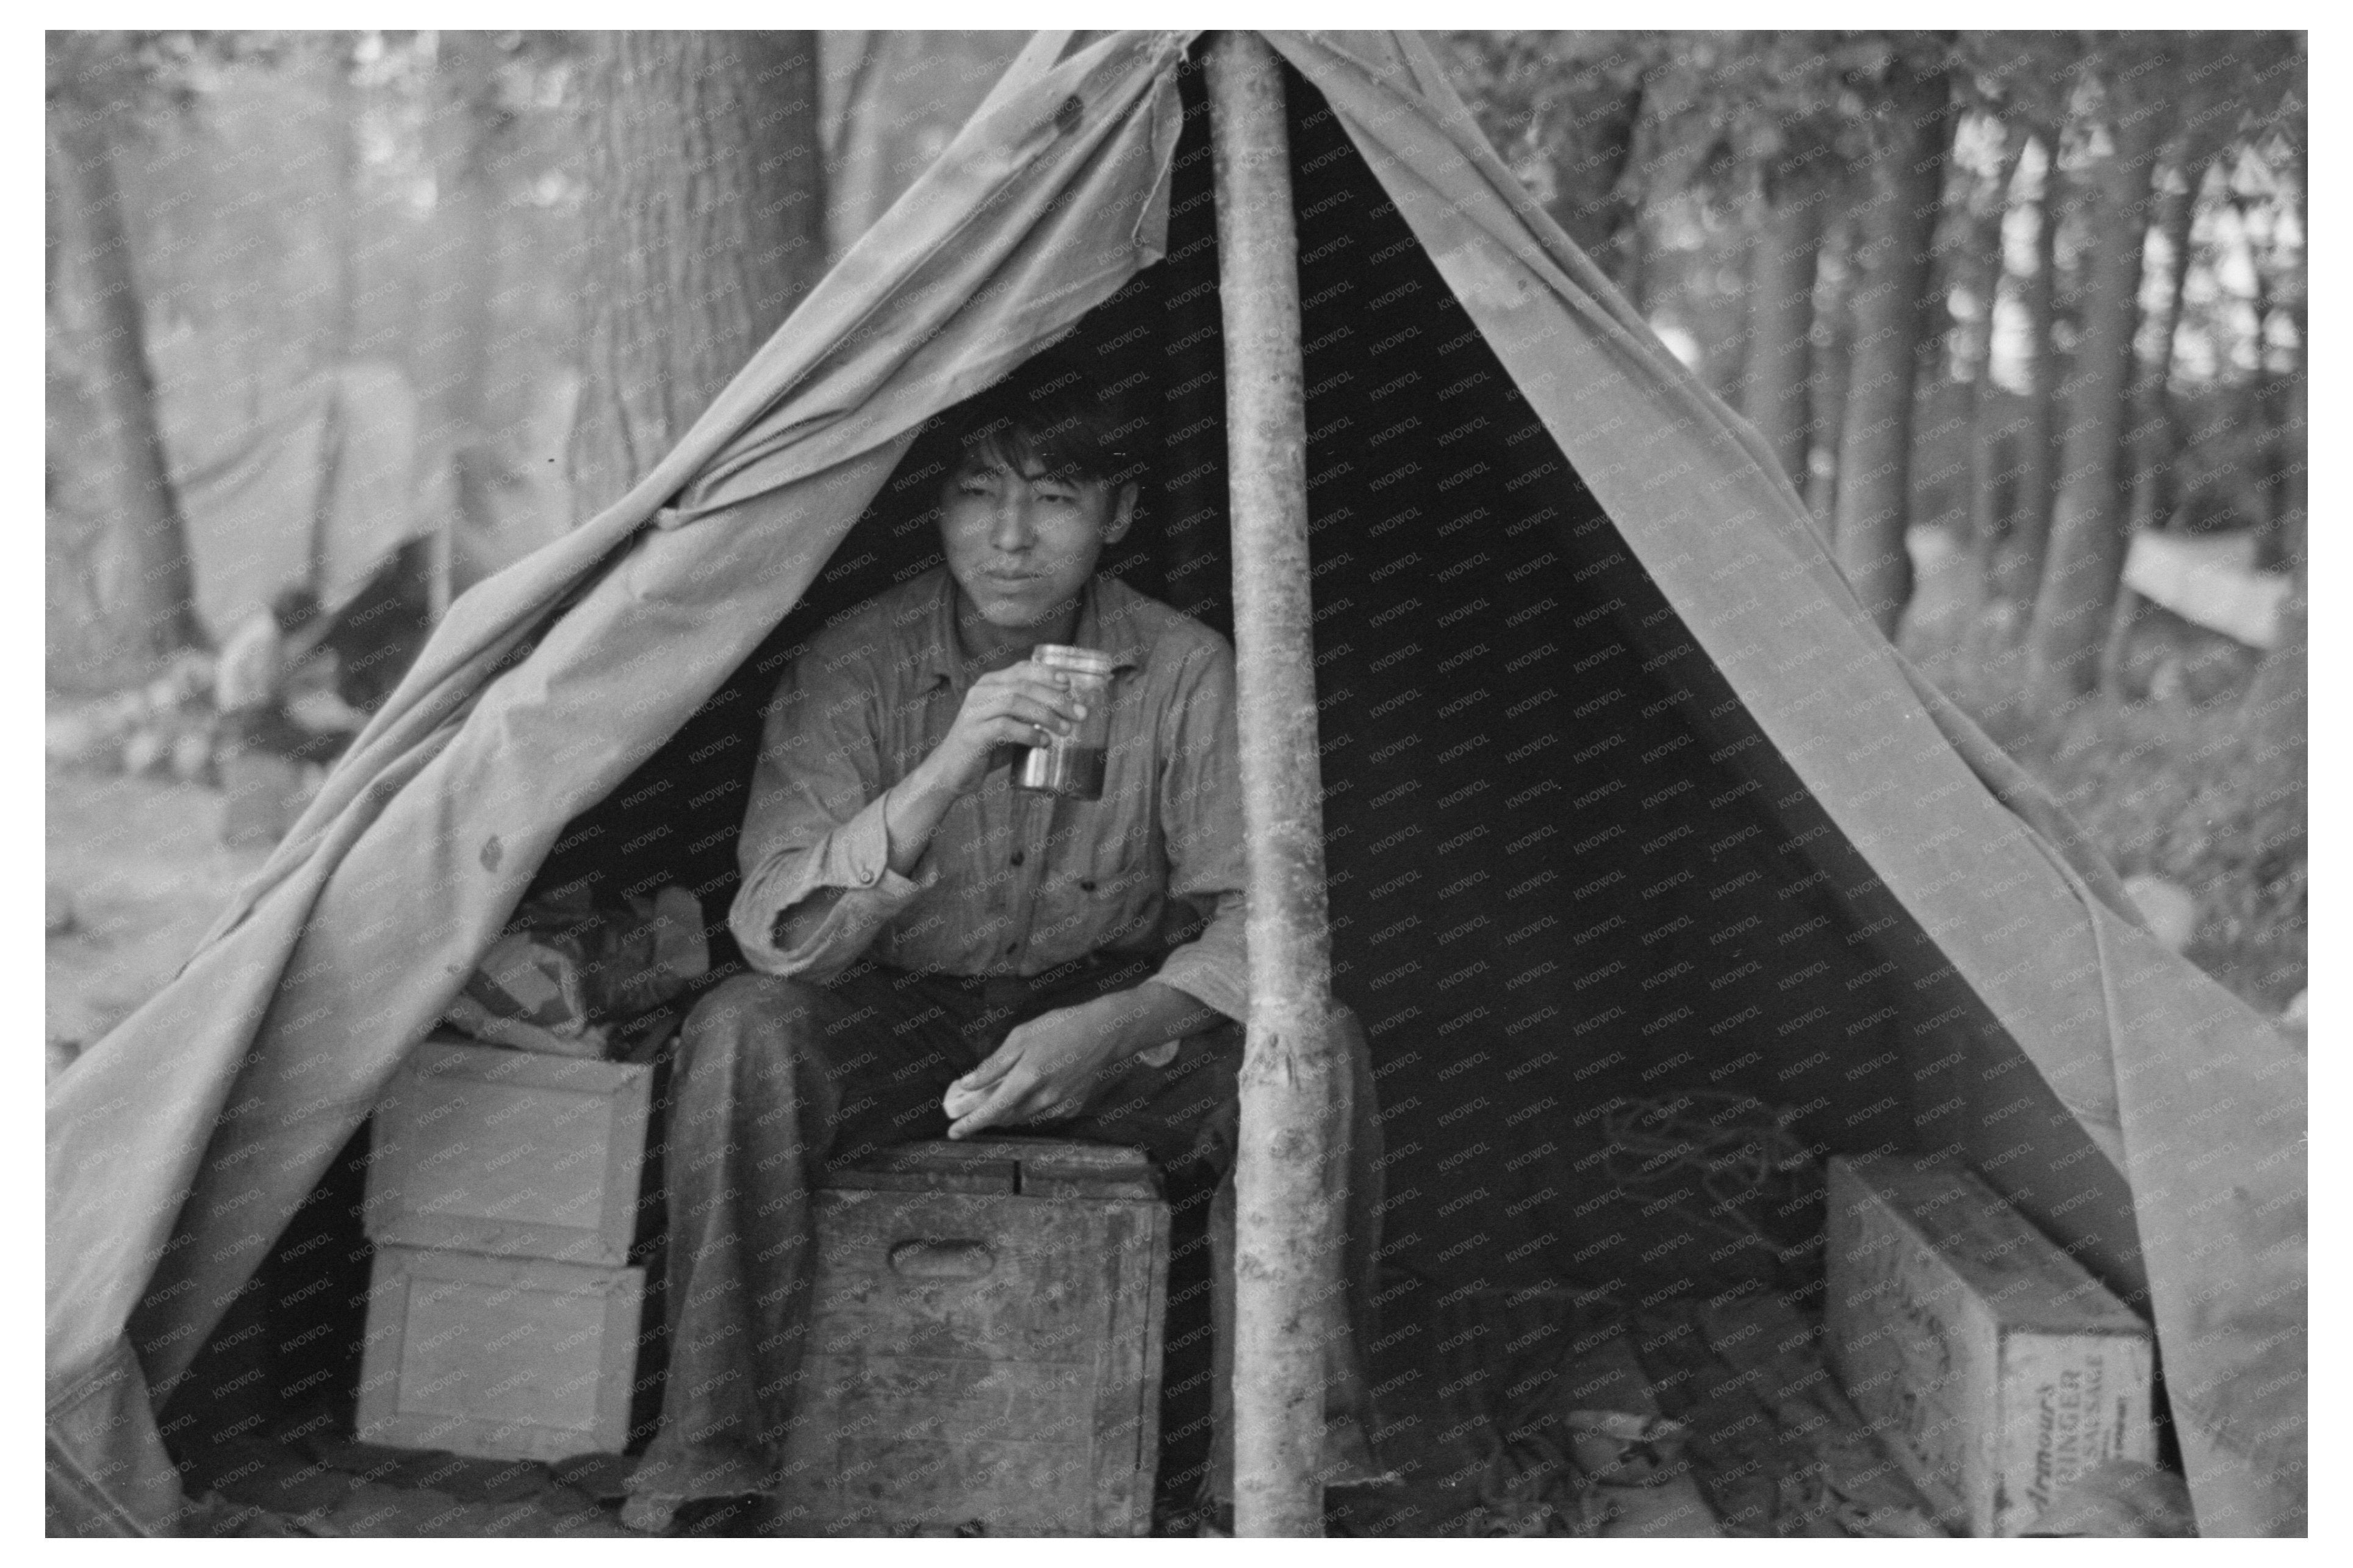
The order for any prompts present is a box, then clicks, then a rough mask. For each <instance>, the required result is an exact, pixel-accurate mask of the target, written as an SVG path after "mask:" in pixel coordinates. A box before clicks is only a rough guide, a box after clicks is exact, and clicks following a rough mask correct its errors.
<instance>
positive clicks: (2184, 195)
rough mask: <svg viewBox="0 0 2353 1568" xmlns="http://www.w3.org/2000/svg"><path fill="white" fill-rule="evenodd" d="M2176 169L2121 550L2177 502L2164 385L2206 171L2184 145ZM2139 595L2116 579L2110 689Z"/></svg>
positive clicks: (2169, 183)
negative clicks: (2191, 230) (2190, 236)
mask: <svg viewBox="0 0 2353 1568" xmlns="http://www.w3.org/2000/svg"><path fill="white" fill-rule="evenodd" d="M2173 163H2174V164H2175V167H2174V168H2173V169H2171V170H2170V171H2169V172H2168V173H2167V174H2166V175H2165V177H2164V178H2163V179H2162V180H2161V181H2160V187H2161V194H2160V195H2159V196H2158V198H2157V203H2158V212H2157V231H2158V235H2159V237H2160V238H2163V239H2164V241H2165V248H2164V253H2163V255H2162V256H2161V257H2160V258H2159V259H2158V266H2160V267H2161V268H2163V269H2164V270H2163V271H2161V272H2160V273H2159V274H2158V285H2159V286H2158V303H2157V309H2156V312H2155V313H2154V314H2153V315H2152V316H2151V317H2150V319H2149V328H2150V330H2149V334H2148V336H2149V353H2148V355H2147V358H2146V359H2143V360H2140V361H2138V363H2137V365H2136V366H2135V371H2134V387H2133V393H2132V426H2131V429H2129V430H2127V431H2126V436H2125V458H2126V463H2127V465H2128V467H2129V471H2130V473H2131V484H2132V501H2131V503H2130V505H2129V506H2128V507H2127V508H2126V521H2125V534H2126V546H2125V548H2126V553H2127V554H2128V553H2129V552H2130V550H2131V543H2130V540H2131V536H2132V535H2135V534H2139V533H2142V532H2144V531H2146V530H2147V529H2150V528H2155V527H2157V526H2158V525H2159V524H2161V522H2162V521H2163V519H2164V518H2165V517H2167V516H2168V515H2169V514H2171V513H2172V511H2173V508H2174V506H2175V505H2176V504H2177V503H2178V498H2177V496H2176V493H2175V492H2176V490H2177V488H2178V487H2177V486H2176V485H2175V484H2174V482H2173V455H2174V447H2175V440H2174V431H2173V417H2172V410H2171V408H2170V402H2171V397H2170V394H2169V393H2168V389H2167V388H2168V383H2169V382H2170V381H2171V379H2172V376H2173V340H2174V334H2176V333H2177V332H2178V331H2179V328H2180V324H2181V289H2182V282H2183V280H2184V279H2185V278H2187V277H2188V275H2189V228H2190V221H2191V219H2192V218H2193V217H2195V216H2196V214H2197V210H2198V187H2199V185H2200V183H2201V181H2202V179H2203V176H2204V174H2205V164H2204V160H2203V159H2202V158H2201V157H2198V156H2193V155H2192V154H2190V153H2189V149H2188V147H2187V146H2184V147H2182V148H2180V149H2179V150H2178V152H2177V154H2176V155H2175V157H2174V159H2173ZM2120 558H2121V557H2120ZM2139 615H2140V596H2139V595H2138V594H2137V593H2135V592H2133V590H2132V589H2130V588H2126V587H2125V586H2124V584H2123V583H2122V582H2121V581H2119V582H2118V583H2117V585H2116V605H2115V608H2114V609H2113V610H2112V611H2111V613H2110V615H2109V617H2108V636H2107V642H2106V644H2105V647H2104V648H2103V649H2102V650H2101V653H2100V667H2099V683H2100V685H2101V686H2102V687H2103V688H2104V689H2109V690H2113V689H2115V687H2116V678H2117V675H2118V674H2119V673H2121V672H2122V671H2123V669H2124V667H2125V658H2126V654H2127V653H2128V652H2130V651H2131V650H2130V643H2131V639H2132V630H2133V623H2134V621H2136V620H2138V619H2139Z"/></svg>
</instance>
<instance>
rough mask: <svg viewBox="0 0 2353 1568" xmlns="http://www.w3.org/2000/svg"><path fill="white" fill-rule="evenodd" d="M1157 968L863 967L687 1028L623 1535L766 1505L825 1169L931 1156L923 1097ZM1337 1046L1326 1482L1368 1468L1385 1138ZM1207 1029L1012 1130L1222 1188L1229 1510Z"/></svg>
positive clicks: (1227, 1066) (1342, 1028) (1212, 1062)
mask: <svg viewBox="0 0 2353 1568" xmlns="http://www.w3.org/2000/svg"><path fill="white" fill-rule="evenodd" d="M1156 967H1157V965H1156V961H1155V960H1133V961H1128V962H1124V963H1114V962H1109V961H1103V960H1100V959H1090V960H1082V961H1081V962H1078V963H1075V964H1070V965H1065V966H1063V967H1062V968H1061V969H1055V970H1050V971H1048V972H1047V973H1045V974H1043V975H1039V976H1035V977H1032V978H1030V979H1027V980H987V981H982V980H968V979H965V978H963V977H959V976H943V975H925V974H910V973H906V972H904V971H901V970H895V969H887V968H884V967H883V966H881V965H879V964H872V963H865V964H860V965H858V966H855V967H854V968H853V969H850V970H849V971H848V972H846V973H845V974H844V975H842V976H841V977H840V978H839V979H838V980H835V981H834V982H832V983H831V984H830V985H815V984H810V983H808V982H806V981H802V980H778V979H776V978H774V977H771V976H767V975H758V974H746V975H739V976H737V977H735V978H733V979H732V980H728V981H726V982H725V983H724V984H723V985H721V986H720V987H719V988H718V989H716V990H715V991H712V993H711V994H710V995H709V996H707V997H705V998H704V999H703V1000H702V1002H701V1003H700V1004H699V1005H698V1006H697V1007H696V1008H695V1009H694V1011H693V1012H692V1013H691V1015H690V1016H689V1017H688V1019H687V1022H686V1026H685V1029H684V1030H683V1032H682V1033H681V1038H680V1044H679V1049H678V1057H677V1061H676V1064H675V1066H674V1068H673V1072H672V1076H671V1081H670V1107H669V1124H670V1126H669V1134H670V1136H669V1144H668V1154H667V1156H666V1167H665V1168H666V1171H667V1193H666V1196H667V1201H668V1204H669V1258H670V1262H669V1268H670V1276H669V1304H670V1307H669V1311H670V1317H669V1326H670V1371H669V1374H668V1382H667V1385H666V1388H665V1391H664V1394H663V1400H662V1421H661V1429H660V1431H659V1433H658V1434H657V1435H656V1436H655V1438H654V1441H653V1444H652V1446H650V1447H649V1449H648V1451H647V1453H646V1456H645V1458H644V1459H643V1460H642V1461H641V1462H640V1464H639V1465H638V1468H637V1471H636V1472H635V1474H634V1475H633V1476H632V1477H631V1478H630V1482H629V1486H630V1490H631V1493H632V1496H633V1512H635V1513H636V1514H637V1520H633V1522H648V1523H650V1522H654V1521H656V1520H659V1517H660V1516H661V1514H662V1513H663V1512H664V1511H666V1505H667V1504H669V1503H671V1502H674V1501H675V1500H677V1499H685V1498H696V1497H723V1496H729V1495H733V1494H740V1493H748V1492H764V1491H767V1490H770V1489H772V1488H773V1487H774V1486H775V1484H776V1475H777V1465H778V1459H779V1457H780V1455H781V1450H782V1447H783V1438H784V1434H785V1430H786V1425H787V1423H788V1422H789V1421H790V1420H791V1417H792V1397H793V1393H794V1390H795V1386H796V1383H797V1378H798V1375H799V1372H800V1363H801V1352H802V1349H803V1344H804V1335H805V1332H806V1329H807V1322H808V1318H809V1291H810V1285H811V1281H812V1278H813V1277H814V1274H815V1268H814V1262H815V1259H814V1255H813V1254H814V1248H815V1240H814V1235H813V1229H812V1213H813V1209H812V1202H811V1200H812V1194H813V1192H815V1190H816V1189H817V1188H818V1187H819V1186H822V1185H823V1184H824V1181H825V1177H826V1174H827V1172H828V1171H833V1170H837V1169H839V1168H840V1167H841V1166H843V1165H846V1164H849V1163H851V1162H854V1161H856V1160H860V1159H863V1158H865V1157H866V1156H867V1155H869V1154H871V1153H872V1152H874V1151H875V1150H878V1149H881V1148H885V1147H887V1146H889V1145H892V1144H895V1143H907V1142H912V1141H916V1140H919V1139H937V1138H944V1137H945V1136H946V1133H947V1118H946V1117H945V1116H944V1114H943V1113H942V1111H941V1109H940V1097H941V1096H942V1095H943V1094H944V1093H945V1092H946V1089H947V1086H948V1085H949V1084H950V1083H951V1082H952V1081H953V1080H955V1078H957V1077H960V1076H962V1075H964V1074H965V1073H966V1072H968V1071H969V1070H970V1069H971V1068H972V1067H973V1066H974V1065H976V1064H977V1063H978V1062H980V1061H981V1060H982V1059H983V1058H985V1057H986V1056H987V1055H988V1054H989V1053H990V1052H992V1051H994V1050H995V1049H996V1048H997V1045H998V1044H1000V1043H1002V1042H1003V1040H1004V1039H1005V1037H1006V1035H1007V1034H1008V1033H1011V1032H1012V1030H1013V1028H1014V1026H1015V1025H1016V1024H1018V1023H1021V1022H1025V1021H1026V1020H1028V1019H1030V1018H1034V1017H1036V1016H1038V1015H1039V1013H1043V1012H1051V1011H1053V1010H1055V1009H1057V1008H1063V1007H1071V1006H1075V1005H1077V1004H1079V1003H1081V1002H1083V1001H1089V1000H1091V999H1092V998H1094V997H1097V996H1101V995H1103V994H1105V993H1107V992H1110V991H1122V990H1125V989H1128V988H1130V987H1132V986H1134V985H1136V984H1137V983H1139V982H1141V981H1143V980H1148V979H1150V978H1151V975H1152V972H1153V970H1154V969H1155V968H1156ZM1334 1030H1335V1042H1336V1043H1337V1044H1339V1045H1340V1046H1341V1048H1342V1050H1343V1052H1344V1054H1345V1056H1346V1059H1347V1061H1348V1063H1349V1073H1348V1078H1349V1081H1350V1083H1351V1084H1352V1085H1353V1092H1352V1093H1351V1095H1350V1096H1349V1100H1350V1104H1349V1105H1348V1106H1347V1107H1344V1110H1343V1114H1342V1115H1341V1117H1340V1118H1339V1120H1338V1122H1337V1125H1335V1128H1334V1129H1333V1130H1334V1138H1335V1145H1337V1147H1336V1148H1335V1166H1336V1167H1337V1169H1338V1170H1339V1171H1345V1172H1346V1180H1345V1199H1344V1202H1343V1205H1342V1214H1343V1221H1342V1223H1343V1228H1344V1234H1345V1243H1344V1251H1343V1257H1342V1269H1343V1284H1344V1289H1343V1291H1342V1295H1343V1298H1344V1300H1345V1304H1346V1309H1345V1312H1344V1313H1343V1314H1342V1317H1343V1318H1344V1319H1345V1321H1343V1322H1341V1323H1339V1324H1337V1325H1335V1330H1336V1331H1335V1334H1334V1335H1333V1337H1332V1339H1331V1340H1329V1341H1327V1342H1328V1344H1329V1347H1330V1349H1329V1353H1328V1354H1327V1355H1326V1357H1325V1367H1326V1371H1325V1381H1326V1395H1325V1410H1326V1418H1325V1425H1326V1441H1325V1457H1326V1466H1325V1477H1326V1479H1327V1480H1330V1481H1334V1482H1345V1481H1348V1480H1352V1479H1362V1478H1366V1476H1369V1475H1370V1474H1371V1473H1372V1470H1373V1459H1372V1456H1371V1453H1370V1449H1369V1444H1368V1435H1369V1433H1370V1431H1371V1429H1372V1412H1371V1409H1370V1401H1369V1393H1368V1391H1367V1385H1366V1380H1365V1377H1364V1364H1363V1361H1362V1358H1361V1355H1360V1353H1359V1347H1360V1346H1362V1345H1365V1344H1367V1343H1369V1342H1370V1337H1371V1332H1372V1325H1371V1322H1370V1321H1369V1319H1368V1318H1367V1317H1366V1316H1365V1314H1367V1313H1369V1311H1370V1309H1371V1303H1372V1298H1373V1277H1374V1267H1375V1259H1376V1254H1377V1248H1378V1245H1379V1234H1378V1228H1377V1227H1378V1224H1379V1213H1380V1188H1379V1182H1380V1174H1379V1171H1380V1166H1379V1157H1380V1123H1379V1121H1378V1120H1377V1118H1376V1116H1375V1114H1374V1105H1373V1083H1372V1075H1371V1069H1370V1064H1369V1060H1368V1057H1367V1055H1366V1048H1365V1038H1364V1032H1363V1030H1362V1029H1361V1027H1359V1026H1358V1024H1357V1022H1356V1017H1355V1015H1354V1014H1352V1013H1350V1012H1348V1011H1347V1010H1346V1009H1345V1008H1336V1009H1335V1012H1334ZM1241 1039H1242V1031H1241V1027H1240V1025H1239V1024H1235V1023H1231V1022H1224V1023H1221V1024H1220V1025H1219V1026H1218V1027H1216V1028H1213V1029H1209V1030H1207V1031H1204V1032H1203V1033H1199V1034H1196V1035H1193V1036H1191V1037H1189V1038H1187V1039H1186V1040H1185V1041H1183V1042H1181V1043H1180V1044H1179V1047H1178V1050H1177V1053H1176V1056H1175V1058H1174V1059H1173V1060H1171V1061H1169V1062H1168V1063H1167V1064H1166V1065H1163V1066H1157V1067H1155V1066H1151V1065H1146V1064H1145V1063H1144V1062H1142V1061H1141V1060H1139V1059H1135V1058H1131V1059H1129V1060H1128V1061H1127V1062H1125V1063H1123V1064H1121V1065H1119V1066H1117V1067H1114V1068H1113V1069H1111V1070H1109V1071H1107V1072H1106V1073H1105V1074H1104V1075H1103V1079H1102V1080H1100V1081H1099V1082H1098V1083H1097V1085H1096V1086H1095V1089H1094V1092H1093V1094H1092V1096H1091V1097H1090V1098H1089V1100H1088V1103H1087V1107H1086V1108H1085V1109H1084V1110H1083V1111H1082V1112H1081V1113H1080V1114H1079V1115H1077V1116H1075V1117H1071V1118H1065V1119H1062V1120H1060V1121H1055V1122H1050V1123H1033V1124H1030V1125H1029V1126H1027V1127H1024V1128H1018V1129H1016V1130H1020V1131H1024V1132H1039V1133H1049V1134H1051V1135H1053V1136H1055V1137H1062V1138H1074V1139H1090V1140H1093V1141H1099V1142H1108V1143H1120V1144H1125V1145H1128V1146H1130V1147H1132V1148H1137V1149H1142V1150H1145V1152H1146V1153H1148V1154H1149V1155H1150V1156H1151V1157H1152V1159H1153V1160H1154V1161H1155V1163H1157V1164H1158V1165H1160V1166H1161V1168H1162V1169H1163V1170H1164V1171H1169V1172H1171V1173H1172V1174H1180V1175H1181V1174H1183V1173H1185V1172H1186V1171H1187V1168H1188V1167H1190V1168H1191V1169H1192V1171H1194V1172H1196V1173H1198V1174H1199V1175H1201V1176H1203V1177H1207V1176H1208V1175H1211V1174H1214V1175H1216V1176H1217V1177H1219V1178H1220V1180H1219V1183H1218V1190H1217V1195H1216V1197H1215V1199H1214V1200H1213V1202H1212V1205H1211V1209H1210V1221H1209V1234H1210V1249H1211V1265H1210V1267H1211V1281H1212V1298H1213V1313H1214V1321H1215V1323H1216V1339H1217V1350H1216V1355H1215V1361H1214V1365H1213V1376H1214V1378H1215V1383H1216V1389H1215V1395H1214V1407H1213V1414H1212V1426H1213V1428H1214V1431H1215V1441H1214V1444H1213V1448H1212V1455H1213V1457H1212V1470H1211V1479H1210V1488H1211V1490H1212V1491H1213V1493H1215V1494H1216V1495H1218V1496H1219V1497H1230V1496H1231V1486H1232V1423H1231V1421H1230V1419H1229V1415H1230V1384H1231V1382H1232V1377H1231V1369H1232V1342H1233V1334H1232V1325H1233V1309H1232V1302H1233V1236H1234V1192H1233V1181H1232V1174H1231V1172H1232V1168H1233V1158H1234V1150H1235V1146H1236V1139H1237V1118H1238V1105H1237V1095H1236V1088H1235V1082H1236V1074H1237V1072H1238V1070H1239V1068H1240V1062H1241Z"/></svg>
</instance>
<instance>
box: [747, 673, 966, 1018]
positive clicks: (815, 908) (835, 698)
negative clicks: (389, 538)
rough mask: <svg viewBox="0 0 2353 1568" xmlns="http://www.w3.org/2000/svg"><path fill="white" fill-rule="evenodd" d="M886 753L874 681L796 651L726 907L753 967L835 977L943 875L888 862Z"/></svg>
mask: <svg viewBox="0 0 2353 1568" xmlns="http://www.w3.org/2000/svg"><path fill="white" fill-rule="evenodd" d="M855 667H856V666H855V664H854V663H853V664H852V666H851V667H850V670H854V669H855ZM885 787H886V786H885V783H884V781H883V779H882V778H881V715H880V713H879V709H878V699H877V695H876V691H875V686H874V684H873V683H871V681H866V680H862V679H860V676H859V675H858V674H856V673H850V671H842V670H838V671H836V672H834V673H828V672H827V671H826V670H825V669H824V667H823V666H822V665H821V664H814V663H812V662H809V661H806V660H797V661H795V662H794V663H793V665H792V667H791V668H789V669H788V670H786V673H785V678H784V680H783V681H782V682H781V683H778V685H777V687H776V698H775V700H774V701H773V702H772V703H771V704H770V705H769V708H768V716H767V722H766V724H765V727H764V729H763V731H762V736H761V742H760V759H759V762H758V764H757V766H756V767H755V768H754V772H753V778H752V796H751V800H750V803H749V804H748V806H747V807H746V809H745V811H744V835H743V838H742V840H741V842H740V843H739V844H738V847H737V851H736V856H737V861H738V863H739V865H740V866H741V869H742V871H743V874H744V882H743V886H742V887H741V888H740V889H739V890H738V891H737V893H736V895H735V903H734V905H733V907H732V908H731V909H730V910H729V911H728V916H727V924H728V928H729V929H730V930H732V931H733V933H734V936H735V943H736V946H737V947H739V948H742V949H743V953H744V962H745V963H747V964H749V965H751V967H752V968H754V969H758V970H760V971H761V972H762V973H764V974H772V975H781V976H799V977H803V978H806V979H808V980H829V979H831V978H832V977H833V976H834V975H836V974H838V973H839V972H840V971H841V970H842V969H844V968H846V967H847V966H848V965H849V964H850V963H852V962H853V961H855V960H856V959H857V958H858V957H859V955H860V954H861V953H863V952H864V951H865V950H866V948H867V947H868V946H869V945H870V944H871V943H872V941H873V940H874V937H875V933H876V932H878V931H880V930H881V927H883V925H884V924H885V923H887V922H888V921H889V920H891V918H892V916H896V915H897V914H899V912H900V911H902V909H904V908H906V907H907V906H908V905H909V904H911V903H913V901H914V900H915V898H916V897H917V896H918V895H921V894H922V893H923V889H924V888H925V887H926V886H928V885H930V883H931V881H932V880H934V877H935V876H936V873H931V874H926V875H924V876H923V878H922V879H921V880H916V879H911V878H909V877H905V876H902V875H900V874H898V873H897V872H894V871H892V869H891V866H890V859H891V841H890V835H889V832H888V831H887V828H886V826H885V824H884V821H883V817H882V800H881V795H882V792H883V789H885Z"/></svg>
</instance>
